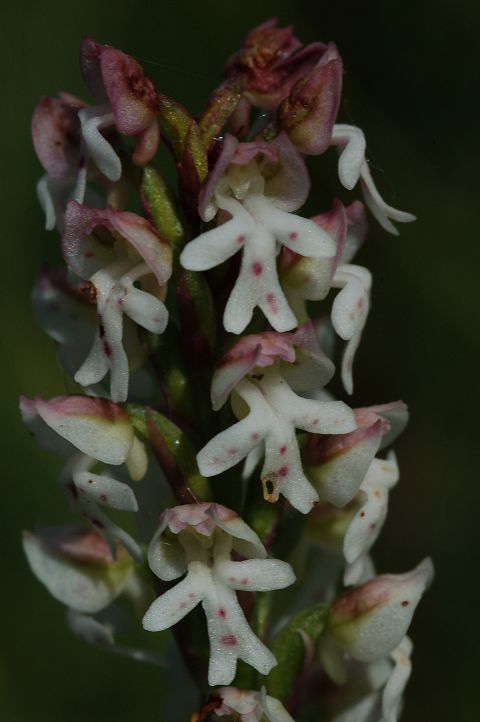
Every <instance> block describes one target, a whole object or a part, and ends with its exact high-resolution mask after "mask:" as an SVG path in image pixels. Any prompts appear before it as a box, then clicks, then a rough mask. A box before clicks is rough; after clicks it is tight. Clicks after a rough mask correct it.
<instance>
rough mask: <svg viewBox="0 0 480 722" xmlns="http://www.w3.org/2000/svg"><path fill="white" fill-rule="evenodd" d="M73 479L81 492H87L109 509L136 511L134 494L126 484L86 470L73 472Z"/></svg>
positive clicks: (136, 505)
mask: <svg viewBox="0 0 480 722" xmlns="http://www.w3.org/2000/svg"><path fill="white" fill-rule="evenodd" d="M73 480H74V483H75V486H76V487H77V489H78V490H79V491H80V492H81V493H82V492H83V493H85V494H88V496H89V497H90V498H91V499H93V501H96V502H97V503H99V504H103V505H104V506H107V507H108V508H109V509H121V510H123V511H138V504H137V500H136V498H135V494H134V493H133V491H132V489H131V488H130V487H129V486H128V484H124V483H123V482H121V481H117V480H116V479H112V477H111V476H105V475H101V474H91V473H90V472H88V471H82V472H79V473H77V474H74V477H73Z"/></svg>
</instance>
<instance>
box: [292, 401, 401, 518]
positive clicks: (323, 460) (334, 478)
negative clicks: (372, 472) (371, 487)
mask: <svg viewBox="0 0 480 722" xmlns="http://www.w3.org/2000/svg"><path fill="white" fill-rule="evenodd" d="M353 413H354V415H355V421H356V428H355V430H354V431H352V432H351V433H349V434H344V435H343V436H339V435H337V434H335V435H320V434H318V435H317V434H315V435H312V436H309V437H308V438H307V440H306V443H305V445H304V447H303V449H302V458H303V462H304V464H305V471H306V474H307V476H308V478H309V479H310V480H311V481H312V483H313V484H314V485H315V488H316V489H317V491H318V493H319V495H320V498H321V499H322V500H325V501H328V502H330V503H331V504H334V505H335V506H339V507H341V506H345V504H348V502H349V501H351V500H352V499H353V497H354V496H355V494H356V493H357V492H358V490H359V489H360V487H361V484H362V482H363V481H364V479H365V477H366V475H367V472H368V470H369V468H370V466H371V464H372V463H373V460H374V458H375V456H376V454H377V452H378V451H379V450H381V449H383V448H385V447H386V446H388V445H390V444H391V443H392V442H393V441H394V440H395V438H396V437H397V436H398V435H399V434H400V433H401V432H402V431H403V429H404V428H405V426H406V424H407V421H408V409H407V406H406V404H404V403H403V402H402V401H394V402H392V403H390V404H383V405H380V406H371V407H369V408H360V409H355V410H354V412H353Z"/></svg>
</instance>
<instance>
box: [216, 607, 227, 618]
mask: <svg viewBox="0 0 480 722" xmlns="http://www.w3.org/2000/svg"><path fill="white" fill-rule="evenodd" d="M217 614H218V616H219V617H221V618H222V619H225V617H226V616H227V613H226V611H225V610H224V609H219V610H218V612H217Z"/></svg>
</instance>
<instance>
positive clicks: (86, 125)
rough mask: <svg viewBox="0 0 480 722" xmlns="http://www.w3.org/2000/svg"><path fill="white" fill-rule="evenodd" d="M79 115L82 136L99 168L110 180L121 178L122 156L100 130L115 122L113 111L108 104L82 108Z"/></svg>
mask: <svg viewBox="0 0 480 722" xmlns="http://www.w3.org/2000/svg"><path fill="white" fill-rule="evenodd" d="M78 117H79V120H80V127H81V133H82V138H83V140H84V142H85V145H86V146H87V149H88V152H89V154H90V155H91V157H92V159H93V161H94V163H95V165H96V166H97V168H98V170H99V171H100V173H102V175H104V176H106V177H107V178H108V180H110V181H118V180H120V178H121V176H122V163H121V161H120V158H119V157H118V155H117V154H116V152H115V151H114V150H113V148H112V145H111V144H110V143H109V142H108V140H107V139H106V138H105V136H104V135H102V133H101V132H100V131H101V130H102V129H104V128H109V127H111V126H112V125H113V124H114V122H115V120H114V117H113V113H111V111H110V109H109V108H108V106H107V107H105V106H93V107H89V108H82V109H81V110H80V111H79V112H78Z"/></svg>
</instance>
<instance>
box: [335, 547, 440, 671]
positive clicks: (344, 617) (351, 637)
mask: <svg viewBox="0 0 480 722" xmlns="http://www.w3.org/2000/svg"><path fill="white" fill-rule="evenodd" d="M432 578H433V564H432V561H431V559H428V558H427V559H424V560H423V561H422V562H420V564H419V565H418V566H417V567H416V568H415V569H413V571H411V572H407V573H406V574H385V575H383V576H380V577H376V578H375V579H372V580H371V581H369V582H367V583H366V584H362V585H361V586H360V587H357V588H356V589H353V590H352V591H348V592H345V594H342V596H341V597H339V598H338V599H337V600H336V601H335V602H334V603H333V605H332V607H331V611H330V618H329V632H330V634H331V635H332V636H333V637H334V639H335V640H336V641H337V642H338V643H339V644H340V646H341V647H342V648H343V649H344V650H345V651H346V652H348V654H350V655H351V656H352V657H354V658H355V659H358V660H360V661H361V662H372V661H374V660H376V659H380V658H381V657H385V656H386V655H387V654H390V653H391V652H392V651H393V650H394V649H395V647H397V646H398V645H399V644H400V642H401V640H402V639H403V637H404V636H405V634H406V633H407V630H408V628H409V626H410V622H411V621H412V617H413V613H414V611H415V608H416V606H417V604H418V602H419V601H420V598H421V597H422V595H423V593H424V591H425V590H426V588H427V587H428V585H429V584H430V582H431V581H432Z"/></svg>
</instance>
